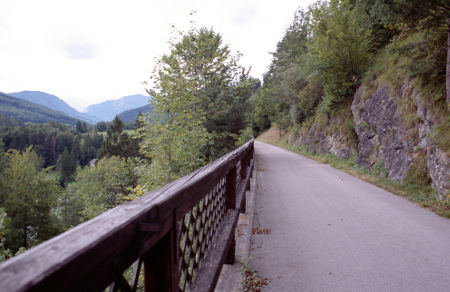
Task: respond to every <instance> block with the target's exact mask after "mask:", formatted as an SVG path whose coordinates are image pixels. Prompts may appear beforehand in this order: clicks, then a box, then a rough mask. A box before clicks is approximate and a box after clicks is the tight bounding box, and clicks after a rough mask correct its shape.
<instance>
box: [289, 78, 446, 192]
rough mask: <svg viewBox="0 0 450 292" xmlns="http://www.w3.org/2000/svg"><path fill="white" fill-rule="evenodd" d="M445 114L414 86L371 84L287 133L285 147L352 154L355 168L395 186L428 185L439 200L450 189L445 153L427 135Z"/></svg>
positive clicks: (341, 154)
mask: <svg viewBox="0 0 450 292" xmlns="http://www.w3.org/2000/svg"><path fill="white" fill-rule="evenodd" d="M350 107H351V111H350ZM446 114H447V115H448V112H447V111H444V112H442V111H441V112H439V113H436V111H435V109H434V108H433V102H432V101H429V100H427V99H426V98H424V97H423V96H422V95H421V93H420V91H419V90H417V88H416V87H415V86H414V82H413V81H410V80H405V81H404V82H403V83H401V84H400V85H398V86H394V85H392V84H391V83H389V82H386V81H380V80H375V81H373V82H370V83H369V84H365V85H362V86H360V87H359V88H358V90H357V91H356V93H355V95H354V98H353V102H352V104H351V106H350V105H349V106H346V107H344V108H342V109H341V110H340V111H338V112H334V113H332V114H331V116H327V117H319V118H318V114H316V116H315V117H314V118H313V119H311V120H310V121H306V122H304V123H303V124H302V126H301V128H300V129H296V130H293V131H291V134H290V135H289V137H288V142H290V143H291V144H293V145H296V146H299V147H304V148H306V149H307V150H308V151H310V152H315V153H333V154H335V155H336V156H338V157H339V158H348V157H351V156H355V155H356V156H357V163H358V164H359V165H361V166H363V167H365V168H368V169H373V168H378V169H381V170H384V171H385V173H386V175H387V176H388V178H389V179H391V180H394V181H397V182H399V183H405V182H406V183H417V180H421V182H420V183H422V184H428V185H429V184H430V183H431V185H432V187H433V188H434V189H435V190H436V191H437V193H438V197H439V199H444V197H445V196H447V195H448V194H449V190H450V182H449V178H450V177H449V176H450V158H449V153H448V152H449V151H448V149H445V148H442V147H440V146H439V145H438V143H435V142H433V139H431V136H432V134H433V129H434V128H435V127H436V126H438V125H441V127H442V120H443V118H442V116H445V115H446ZM444 119H445V117H444ZM444 126H445V125H444ZM449 130H450V129H446V128H445V127H444V132H445V131H449Z"/></svg>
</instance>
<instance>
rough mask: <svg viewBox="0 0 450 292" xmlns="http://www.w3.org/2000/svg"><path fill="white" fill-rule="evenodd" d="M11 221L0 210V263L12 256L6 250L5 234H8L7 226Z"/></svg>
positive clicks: (9, 251) (0, 209) (2, 210)
mask: <svg viewBox="0 0 450 292" xmlns="http://www.w3.org/2000/svg"><path fill="white" fill-rule="evenodd" d="M9 222H11V219H10V218H9V217H8V216H7V214H6V212H5V210H4V209H3V208H0V263H1V262H2V261H4V260H6V259H8V258H9V257H11V256H12V253H11V250H9V249H8V248H6V245H5V243H6V238H5V236H6V234H7V233H8V232H9V230H8V225H9Z"/></svg>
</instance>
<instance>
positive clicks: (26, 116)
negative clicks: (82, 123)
mask: <svg viewBox="0 0 450 292" xmlns="http://www.w3.org/2000/svg"><path fill="white" fill-rule="evenodd" d="M0 115H2V116H6V117H14V118H16V119H18V120H21V121H22V122H32V123H47V122H60V123H64V124H70V125H75V124H76V122H77V119H75V118H73V117H70V116H68V115H66V114H65V113H63V112H60V111H55V110H52V109H50V108H48V107H45V106H42V105H39V104H35V103H32V102H29V101H26V100H23V99H19V98H15V97H12V96H9V95H7V94H4V93H1V92H0Z"/></svg>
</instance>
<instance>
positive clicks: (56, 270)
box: [0, 140, 253, 291]
mask: <svg viewBox="0 0 450 292" xmlns="http://www.w3.org/2000/svg"><path fill="white" fill-rule="evenodd" d="M252 149H253V140H251V141H249V142H247V143H246V144H244V145H243V146H241V147H239V148H237V149H236V150H234V151H232V152H230V153H228V154H226V155H225V156H223V157H221V158H219V159H218V160H216V161H214V162H211V163H210V164H208V165H206V166H204V167H202V168H200V169H198V170H196V171H194V172H192V173H190V174H188V175H186V176H184V177H182V178H180V179H178V180H176V181H173V182H172V183H169V184H168V185H166V186H164V187H162V188H160V189H158V190H156V191H153V192H150V193H148V194H145V195H143V196H142V197H141V198H138V199H137V200H135V201H132V202H129V203H127V204H124V205H120V206H117V207H115V208H113V209H111V210H109V211H107V212H105V213H103V214H101V215H99V216H97V217H95V218H94V219H92V220H89V221H87V222H85V223H83V224H81V225H79V226H77V227H75V228H73V229H71V230H69V231H67V232H64V233H62V234H60V235H58V236H56V237H55V238H52V239H50V240H48V241H46V242H43V243H42V244H40V245H38V246H36V247H34V248H32V249H30V250H28V251H27V252H25V253H24V254H21V255H18V256H16V257H14V258H12V259H10V260H8V261H6V262H4V263H2V264H0V290H2V291H28V290H30V289H34V288H35V287H38V289H39V290H43V289H45V288H50V289H51V288H52V287H71V289H74V290H75V289H77V288H76V287H75V286H73V285H74V283H76V282H77V281H79V280H81V279H83V281H84V282H86V281H89V278H90V277H95V274H96V273H97V274H98V273H100V274H102V275H104V276H105V277H104V278H105V280H102V279H95V278H93V279H92V283H93V284H92V287H91V288H92V290H99V289H102V288H104V287H105V286H106V285H107V284H109V283H110V282H108V281H111V279H114V277H115V276H116V275H115V274H117V272H118V271H116V270H120V271H119V272H121V271H122V270H123V269H125V268H126V267H128V266H129V265H131V264H132V263H133V262H134V261H135V260H136V259H138V258H140V257H141V256H142V255H143V254H145V253H146V252H147V251H148V250H149V249H150V247H151V246H152V245H154V244H155V243H156V242H157V241H158V240H159V239H160V238H161V237H162V236H163V235H164V234H165V233H166V232H167V230H169V229H170V228H172V227H171V226H172V224H173V220H172V219H173V218H174V217H173V216H174V214H176V213H180V214H184V213H186V212H187V211H188V210H190V209H191V208H192V207H193V206H194V205H195V204H197V203H198V201H199V200H200V199H201V193H203V192H206V191H208V190H209V189H211V188H212V187H213V186H214V185H215V184H216V183H217V181H218V180H219V179H220V178H221V177H223V176H225V175H226V174H227V172H229V171H230V169H232V168H233V167H235V165H236V163H237V162H238V161H239V160H241V159H243V157H245V156H246V155H247V154H248V153H249V151H251V150H252ZM171 220H172V221H171ZM111 267H114V268H111ZM92 271H95V272H94V273H92ZM44 280H45V281H44ZM44 282H45V283H52V286H47V285H48V284H45V283H44ZM42 283H44V284H42Z"/></svg>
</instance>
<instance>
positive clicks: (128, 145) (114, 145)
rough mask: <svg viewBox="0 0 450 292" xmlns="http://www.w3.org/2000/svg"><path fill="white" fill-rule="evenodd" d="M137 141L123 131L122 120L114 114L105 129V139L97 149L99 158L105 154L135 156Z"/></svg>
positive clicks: (137, 151)
mask: <svg viewBox="0 0 450 292" xmlns="http://www.w3.org/2000/svg"><path fill="white" fill-rule="evenodd" d="M138 153H139V150H138V143H137V142H136V141H135V140H134V139H132V138H131V137H130V136H129V135H128V134H127V133H125V132H124V131H123V122H122V120H121V119H120V118H119V117H118V116H117V115H116V117H115V118H114V120H113V121H112V123H111V124H110V125H109V126H108V130H107V131H106V139H105V141H104V142H103V144H102V147H101V148H100V151H99V158H102V157H106V156H114V155H115V156H120V157H125V158H127V157H135V156H137V155H138Z"/></svg>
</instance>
